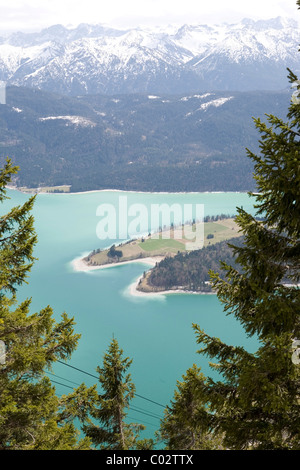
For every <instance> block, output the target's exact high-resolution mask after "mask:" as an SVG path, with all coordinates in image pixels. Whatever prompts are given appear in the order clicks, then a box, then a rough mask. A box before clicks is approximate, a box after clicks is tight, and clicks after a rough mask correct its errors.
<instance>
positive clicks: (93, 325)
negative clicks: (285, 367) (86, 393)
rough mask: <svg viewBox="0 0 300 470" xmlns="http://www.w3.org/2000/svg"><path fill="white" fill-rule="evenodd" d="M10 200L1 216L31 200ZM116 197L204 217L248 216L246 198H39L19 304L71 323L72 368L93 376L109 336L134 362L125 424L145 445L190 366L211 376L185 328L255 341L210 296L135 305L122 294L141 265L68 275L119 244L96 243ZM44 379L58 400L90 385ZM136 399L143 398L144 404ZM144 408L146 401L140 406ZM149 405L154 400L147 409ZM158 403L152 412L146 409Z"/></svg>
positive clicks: (65, 370)
mask: <svg viewBox="0 0 300 470" xmlns="http://www.w3.org/2000/svg"><path fill="white" fill-rule="evenodd" d="M8 195H9V196H10V198H11V199H10V200H9V201H8V202H5V203H4V204H3V205H2V207H1V213H2V214H3V213H5V212H6V211H7V209H8V207H9V206H12V205H17V204H21V203H23V202H24V201H25V200H26V199H27V198H28V195H25V194H23V193H20V192H18V191H14V190H9V191H8ZM120 195H122V196H126V197H127V199H128V203H129V204H143V205H145V206H146V207H150V206H151V204H154V203H162V202H164V203H167V204H173V203H179V204H186V203H188V204H204V215H217V214H221V213H225V214H230V215H231V214H235V213H236V207H241V206H242V207H243V208H244V209H246V210H247V211H248V212H251V213H253V212H254V210H253V198H249V196H248V195H247V194H246V193H199V194H180V193H176V194H152V193H124V192H117V191H99V192H90V193H78V194H39V195H38V196H37V199H36V202H35V207H34V217H35V228H36V231H37V234H38V244H37V245H36V248H35V256H36V257H37V258H38V260H37V261H36V263H35V265H34V267H33V269H32V271H31V273H30V277H29V284H28V285H25V286H23V287H22V288H20V290H19V294H18V300H19V301H20V300H22V299H23V298H25V297H32V312H33V311H38V310H40V309H42V308H43V307H45V306H47V305H51V307H52V308H53V310H54V317H55V318H56V319H59V317H60V314H61V313H62V312H63V311H65V312H67V313H68V315H69V316H72V317H74V318H75V322H76V332H77V333H80V334H81V340H80V342H79V345H78V348H77V350H76V351H75V353H74V354H73V355H72V358H71V360H70V361H69V364H70V365H72V366H74V367H76V368H78V369H81V370H84V371H86V372H88V373H90V374H94V375H96V372H95V369H96V367H97V365H101V364H102V359H103V355H104V353H105V352H106V350H107V348H108V346H109V343H110V341H111V339H112V337H113V336H114V337H115V338H116V339H117V340H118V342H119V345H120V347H121V348H122V349H123V350H124V356H129V357H130V358H132V359H133V363H132V366H131V368H130V373H131V376H132V380H133V382H134V383H135V386H136V393H137V394H138V395H139V396H137V397H136V398H135V399H134V401H133V403H132V407H133V408H134V409H133V408H132V409H131V410H130V411H129V416H128V417H129V421H130V422H138V423H144V424H145V426H146V428H147V429H146V431H145V432H144V433H143V437H149V436H152V435H153V433H154V432H155V430H157V429H158V427H159V417H162V416H163V408H162V406H159V404H160V405H166V404H168V403H169V402H170V400H171V399H172V397H173V393H174V390H175V388H176V381H177V380H181V378H182V375H183V374H185V372H186V370H187V369H188V368H189V367H191V366H192V365H193V363H195V364H197V365H198V366H200V367H201V368H202V372H203V373H204V374H205V375H212V369H211V368H210V367H209V365H208V362H207V359H206V358H204V357H202V356H200V355H199V354H197V349H198V345H197V343H196V338H195V334H194V331H193V329H192V324H193V323H196V324H198V325H200V327H201V328H204V330H205V331H206V332H207V333H208V334H210V335H213V336H217V337H218V338H220V339H221V340H223V341H225V342H227V343H229V344H233V345H243V346H245V347H246V348H247V349H248V350H251V351H252V350H254V349H255V348H256V343H255V340H254V339H251V338H250V339H249V338H247V337H246V336H245V334H244V331H243V329H242V327H241V326H240V325H239V324H238V323H237V322H236V321H235V319H234V318H233V317H231V316H227V315H226V314H225V313H224V312H223V307H222V305H221V304H220V302H219V300H218V299H217V297H216V295H194V294H185V293H180V294H179V293H173V294H168V295H163V296H156V297H146V298H145V297H135V296H132V295H130V293H129V290H128V287H129V286H130V285H131V284H132V283H133V282H134V281H135V280H136V279H137V278H138V277H139V276H140V275H141V274H142V273H143V271H144V270H146V269H149V266H148V265H147V264H144V263H132V264H127V265H123V266H122V265H121V266H117V267H113V268H109V269H102V270H101V269H100V270H95V271H90V272H75V271H74V270H73V268H72V264H71V263H72V260H74V259H75V258H77V257H79V256H81V255H82V254H84V253H87V252H90V251H92V250H93V249H97V248H103V247H105V246H108V245H110V244H112V243H115V242H117V241H118V240H99V238H98V237H97V234H96V226H97V223H98V220H99V217H97V215H96V210H97V207H98V206H99V205H100V204H104V203H107V204H112V205H116V206H117V205H118V201H119V197H120ZM53 373H55V374H56V377H54V376H50V378H51V379H53V380H55V381H57V382H60V383H61V384H62V385H59V384H55V386H56V389H57V393H58V395H60V394H64V393H68V392H71V389H70V388H68V387H71V388H72V387H76V384H80V383H82V382H85V383H86V385H93V384H94V383H96V382H97V381H96V379H94V378H93V377H91V376H88V375H86V374H83V372H80V371H78V370H75V369H71V368H70V367H67V366H65V365H63V364H57V365H55V369H54V370H53ZM142 397H143V398H142ZM146 399H148V400H146ZM149 400H152V401H149ZM153 401H154V402H156V403H153Z"/></svg>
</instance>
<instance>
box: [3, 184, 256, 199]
mask: <svg viewBox="0 0 300 470" xmlns="http://www.w3.org/2000/svg"><path fill="white" fill-rule="evenodd" d="M62 186H64V185H62ZM66 186H69V185H66ZM7 189H11V190H14V191H19V192H21V193H23V194H36V192H37V194H39V195H41V194H52V195H56V196H59V195H60V196H64V195H70V194H71V195H76V194H77V195H80V194H92V193H103V192H116V193H135V194H246V193H247V192H248V191H171V192H170V191H134V190H125V189H91V190H88V191H77V192H67V191H66V192H57V193H55V192H43V191H39V189H40V188H28V189H32V192H29V191H24V190H23V191H22V189H21V188H18V187H17V186H11V185H8V186H7Z"/></svg>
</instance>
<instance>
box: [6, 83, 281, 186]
mask: <svg viewBox="0 0 300 470" xmlns="http://www.w3.org/2000/svg"><path fill="white" fill-rule="evenodd" d="M289 100H290V94H289V92H288V90H285V91H282V92H278V93H276V92H261V91H260V92H251V93H250V92H249V93H248V92H234V93H233V92H232V93H231V92H207V93H202V94H199V93H195V94H191V95H186V94H185V95H175V96H174V95H172V96H171V95H164V96H153V95H138V94H133V95H120V96H103V95H95V96H89V95H87V96H80V97H66V96H61V95H58V94H52V93H47V92H43V91H40V90H37V89H29V88H18V87H8V88H7V97H6V104H2V105H0V135H1V138H0V163H1V164H3V162H4V160H5V158H6V157H7V156H9V157H11V158H12V160H13V161H14V162H15V163H16V164H18V165H19V166H20V168H21V171H20V172H19V173H18V176H17V180H16V183H17V185H18V186H27V187H39V186H45V185H46V186H49V185H50V186H57V185H62V184H67V185H70V186H71V191H83V190H94V189H120V190H136V191H171V192H172V191H247V190H249V189H252V187H253V179H252V171H253V166H252V163H251V162H250V161H249V159H248V158H247V157H246V151H245V148H246V147H247V148H250V149H251V150H254V151H257V150H258V143H257V134H256V131H255V129H254V126H253V121H252V117H253V116H254V117H263V116H264V113H274V114H275V113H276V115H279V116H281V115H284V114H285V112H286V110H287V107H288V104H289Z"/></svg>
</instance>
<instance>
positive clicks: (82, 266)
mask: <svg viewBox="0 0 300 470" xmlns="http://www.w3.org/2000/svg"><path fill="white" fill-rule="evenodd" d="M163 258H164V257H163V256H156V257H154V256H153V257H150V256H149V257H147V258H137V259H132V260H128V261H120V263H110V264H102V265H98V266H90V265H89V264H87V263H86V262H85V261H84V259H83V258H82V256H79V257H78V258H75V259H73V260H72V261H71V266H72V268H73V271H75V272H89V271H95V270H97V269H106V268H115V267H116V266H122V265H123V264H132V263H145V264H148V265H150V266H155V264H156V263H159V262H160V261H161V260H162V259H163Z"/></svg>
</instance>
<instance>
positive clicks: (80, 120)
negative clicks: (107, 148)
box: [39, 116, 96, 127]
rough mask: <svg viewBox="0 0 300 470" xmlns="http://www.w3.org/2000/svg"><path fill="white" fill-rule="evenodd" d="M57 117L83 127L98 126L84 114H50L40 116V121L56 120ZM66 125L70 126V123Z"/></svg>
mask: <svg viewBox="0 0 300 470" xmlns="http://www.w3.org/2000/svg"><path fill="white" fill-rule="evenodd" d="M57 119H61V120H64V121H68V122H69V123H71V124H74V125H75V126H81V127H95V126H96V123H95V122H93V121H91V120H90V119H87V118H85V117H82V116H48V117H44V118H39V121H54V120H57ZM66 125H67V126H68V125H69V124H68V123H67V124H66Z"/></svg>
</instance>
